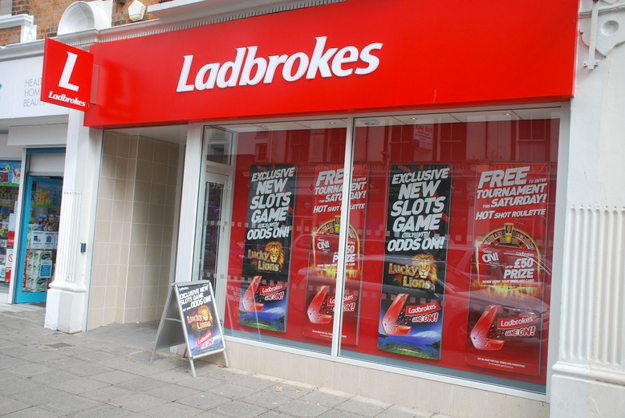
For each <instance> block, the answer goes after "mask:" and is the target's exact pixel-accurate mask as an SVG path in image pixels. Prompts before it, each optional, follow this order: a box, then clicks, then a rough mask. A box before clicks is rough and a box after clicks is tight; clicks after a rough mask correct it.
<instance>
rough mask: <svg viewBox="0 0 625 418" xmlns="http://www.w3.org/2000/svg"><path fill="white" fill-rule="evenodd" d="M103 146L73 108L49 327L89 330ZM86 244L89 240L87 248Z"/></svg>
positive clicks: (97, 132)
mask: <svg viewBox="0 0 625 418" xmlns="http://www.w3.org/2000/svg"><path fill="white" fill-rule="evenodd" d="M101 150H102V132H101V131H100V130H96V129H89V128H86V127H85V126H84V125H83V113H82V112H80V111H75V110H71V111H70V113H69V124H68V131H67V147H66V150H65V169H64V173H63V196H62V200H61V223H60V225H59V242H58V247H57V256H56V271H55V276H54V281H53V282H52V284H51V285H50V290H49V291H48V297H47V303H46V317H45V327H46V328H49V329H54V330H59V331H63V332H68V333H74V332H79V331H84V330H85V324H86V319H87V302H88V292H87V289H88V286H89V282H90V277H91V259H92V252H91V249H92V248H93V241H94V233H95V214H96V205H97V189H98V179H99V171H100V158H101ZM81 243H84V244H86V252H84V253H82V252H81Z"/></svg>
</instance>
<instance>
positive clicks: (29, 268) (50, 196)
mask: <svg viewBox="0 0 625 418" xmlns="http://www.w3.org/2000/svg"><path fill="white" fill-rule="evenodd" d="M62 189H63V179H62V178H61V177H44V176H28V178H27V183H26V194H25V198H24V206H23V211H22V220H23V221H22V230H21V234H20V235H21V237H22V238H21V239H20V241H21V242H20V245H19V254H20V256H19V260H21V261H20V263H19V265H18V266H17V271H16V275H15V277H16V279H17V282H16V283H15V288H16V293H15V302H16V303H36V302H45V300H46V294H47V290H48V286H49V284H50V282H51V281H52V279H53V277H54V267H55V263H56V248H57V242H58V234H59V232H58V231H59V221H60V209H61V196H62Z"/></svg>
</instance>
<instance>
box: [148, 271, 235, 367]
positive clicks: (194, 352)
mask: <svg viewBox="0 0 625 418" xmlns="http://www.w3.org/2000/svg"><path fill="white" fill-rule="evenodd" d="M179 344H186V346H187V351H188V354H189V363H190V365H191V371H192V372H193V376H194V377H195V366H194V365H193V360H194V359H197V358H200V357H204V356H208V355H211V354H217V353H221V352H224V359H225V361H226V365H228V359H227V357H226V356H225V349H226V346H225V341H224V337H223V329H222V328H221V322H220V321H219V316H218V315H217V310H216V308H215V296H214V294H213V288H212V286H211V283H210V281H208V280H198V281H193V282H184V283H174V284H172V286H171V289H170V292H169V297H168V298H167V302H166V304H165V309H164V310H163V315H162V317H161V322H160V324H159V327H158V331H157V333H156V342H155V344H154V350H153V351H152V358H153V357H154V353H155V352H156V350H157V349H158V348H161V347H171V346H174V345H179ZM152 358H151V359H150V362H151V361H152Z"/></svg>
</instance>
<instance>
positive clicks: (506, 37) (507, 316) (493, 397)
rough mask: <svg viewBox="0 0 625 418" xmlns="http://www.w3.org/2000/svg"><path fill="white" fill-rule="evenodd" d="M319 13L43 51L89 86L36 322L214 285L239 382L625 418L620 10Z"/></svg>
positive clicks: (511, 412)
mask: <svg viewBox="0 0 625 418" xmlns="http://www.w3.org/2000/svg"><path fill="white" fill-rule="evenodd" d="M172 3H174V2H172ZM315 3H323V4H299V5H298V7H294V8H293V10H287V11H283V12H280V13H269V14H262V13H258V15H257V16H254V17H249V18H241V17H242V16H230V18H214V17H206V18H198V17H197V15H196V17H194V18H181V17H180V16H182V15H183V14H184V13H183V12H184V11H186V13H189V12H194V11H197V10H189V9H184V7H191V6H180V9H179V11H180V14H179V15H178V17H175V16H176V13H172V14H171V15H169V16H167V15H163V18H162V19H158V20H155V21H150V22H146V23H145V24H143V25H137V26H136V27H135V28H130V29H129V28H124V29H110V30H102V31H100V32H94V33H93V34H91V35H89V36H86V35H85V34H84V33H82V34H80V33H79V34H73V35H72V34H68V35H66V36H64V37H60V40H61V41H63V42H66V43H70V44H74V45H75V46H80V45H89V50H90V52H91V53H93V56H94V64H95V67H96V68H97V74H98V76H97V81H96V84H95V85H96V88H95V93H94V95H93V96H92V105H91V108H90V110H89V111H88V112H86V113H85V114H84V115H83V114H82V113H81V112H78V111H74V110H70V111H69V116H68V128H67V130H68V132H67V143H66V148H65V155H66V158H65V162H64V167H65V168H64V183H63V195H62V198H63V200H62V206H61V210H62V214H63V216H61V218H60V222H61V224H60V228H59V229H60V232H61V233H60V236H59V237H58V241H59V257H60V259H59V260H58V262H57V266H56V273H55V278H54V281H53V282H52V283H51V285H50V290H49V292H48V305H47V308H46V327H48V328H52V329H59V330H62V331H66V332H78V331H88V330H89V329H93V328H96V327H99V326H103V325H107V324H110V323H113V322H120V323H125V322H136V321H152V320H158V319H159V318H160V315H161V312H162V309H163V305H164V303H165V298H166V295H167V292H168V289H169V286H170V284H171V283H172V282H174V281H176V282H185V281H190V280H199V279H203V280H210V281H211V282H212V283H213V287H214V288H215V296H216V299H217V306H218V311H219V314H220V317H221V319H222V321H223V326H224V332H225V335H226V341H227V350H228V358H229V360H230V364H231V365H232V366H234V367H236V368H241V369H245V370H250V371H255V372H259V373H263V374H268V375H274V376H279V377H282V378H288V379H293V380H299V381H305V382H308V383H311V384H315V385H321V386H325V387H330V388H333V389H336V390H342V391H347V392H354V393H359V394H362V395H365V396H368V397H371V398H374V399H380V400H384V401H389V402H396V403H399V404H404V405H407V406H411V407H415V408H418V409H422V410H424V411H429V412H439V413H442V414H448V415H450V416H458V417H473V416H484V415H486V416H493V417H495V416H518V417H525V416H545V417H546V416H552V417H560V416H561V417H569V416H579V417H585V416H589V415H590V414H592V413H595V414H596V415H597V416H606V417H607V416H613V415H614V411H619V410H621V411H622V410H624V408H625V405H623V404H622V402H623V401H622V400H621V399H623V396H622V393H623V391H624V388H623V374H624V373H625V370H624V369H625V357H623V355H622V353H621V350H620V347H621V346H622V344H623V343H624V342H625V341H624V339H623V333H622V330H621V329H622V328H623V327H622V319H623V309H622V307H621V305H622V301H623V300H624V299H625V295H624V294H623V292H624V290H623V289H624V288H623V286H622V282H623V272H624V271H625V268H624V266H623V261H622V258H623V257H622V256H621V253H622V249H623V237H624V236H625V230H624V229H623V228H624V226H623V225H624V224H623V216H624V215H623V214H624V213H625V209H624V205H623V199H624V198H625V194H624V193H623V191H622V186H620V185H619V184H618V179H619V178H620V174H625V173H620V172H619V170H621V171H622V170H623V168H622V164H620V163H619V161H620V159H621V158H622V157H623V156H625V148H624V147H623V145H622V141H619V138H618V135H617V133H618V132H619V131H620V128H623V127H622V126H621V125H622V124H623V122H622V120H621V119H622V118H620V117H619V116H618V112H617V111H616V110H615V109H619V108H622V106H620V105H622V104H623V103H622V100H623V99H622V98H621V97H619V95H618V91H619V89H621V90H622V88H623V87H625V85H624V83H623V82H622V81H620V80H616V79H614V78H612V77H610V72H613V71H614V70H615V69H617V68H623V63H622V62H621V61H622V60H623V57H624V55H623V51H621V50H619V46H618V45H619V42H618V39H619V38H618V36H619V33H620V32H619V29H618V28H619V25H618V22H620V21H621V19H622V18H621V15H622V13H623V12H622V11H621V7H620V6H618V5H608V4H596V3H592V2H588V4H586V2H582V4H581V5H580V4H578V3H577V2H576V1H565V0H563V1H560V2H549V3H547V4H545V3H544V2H524V3H523V4H518V5H507V8H506V10H500V9H499V8H498V7H494V6H493V5H492V4H486V3H483V4H482V3H480V4H471V5H468V4H464V3H462V2H455V3H454V4H448V5H441V4H431V5H430V4H428V5H424V4H414V2H408V1H392V2H386V3H385V5H384V7H383V8H380V6H379V5H378V4H377V2H373V1H368V0H359V1H356V0H351V1H337V2H335V1H327V2H315ZM593 4H594V6H593ZM159 7H161V6H159ZM593 7H594V8H595V12H594V13H592V12H591V11H592V9H593ZM578 8H579V9H580V10H582V12H581V13H580V12H579V10H578ZM156 9H158V7H156ZM175 9H176V7H172V8H171V10H175ZM451 9H453V12H452V10H451ZM467 16H470V17H471V18H470V19H468V18H467ZM512 16H514V19H512V18H511V17H512ZM237 17H240V18H237ZM593 31H594V32H593ZM580 32H581V35H580ZM593 33H594V35H593ZM91 36H93V37H91ZM216 39H218V40H219V42H214V41H211V40H216ZM597 63H600V64H599V65H597ZM70 156H71V161H67V159H68V158H70ZM93 167H99V169H98V170H95V171H94V170H93ZM61 248H64V249H65V250H66V251H63V252H61V250H60V249H61ZM337 300H343V303H338V304H337V303H336V301H337Z"/></svg>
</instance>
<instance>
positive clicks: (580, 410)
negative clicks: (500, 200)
mask: <svg viewBox="0 0 625 418" xmlns="http://www.w3.org/2000/svg"><path fill="white" fill-rule="evenodd" d="M581 6H582V11H583V12H582V14H581V18H580V29H581V31H582V32H583V41H580V43H579V49H578V60H577V65H576V86H575V98H574V99H573V100H572V102H571V118H570V141H569V144H568V146H569V153H570V157H569V161H568V172H567V175H566V177H565V178H563V179H562V183H561V185H562V187H565V188H566V204H565V208H561V211H560V213H562V214H563V216H565V219H564V223H565V226H564V239H563V246H564V247H563V252H564V259H563V263H562V264H563V266H562V277H561V279H560V280H561V284H562V292H561V295H560V298H561V305H560V316H561V319H560V338H559V347H558V351H557V362H556V364H555V365H554V367H553V377H552V383H551V399H550V401H551V413H550V416H551V417H552V418H564V417H566V418H575V417H580V418H581V417H584V418H586V417H606V418H607V417H617V416H625V184H624V180H625V163H624V162H625V138H624V135H623V133H625V118H624V117H623V115H624V111H625V77H623V74H625V46H623V45H621V43H622V42H623V41H625V2H624V1H599V2H597V3H596V4H595V7H597V8H598V9H597V11H598V12H599V13H598V14H597V20H596V29H595V28H593V27H592V25H591V21H592V14H591V13H588V12H589V11H590V10H591V8H592V7H593V3H592V2H590V1H585V0H584V1H582V2H581ZM592 32H594V33H595V34H596V45H597V54H596V57H595V59H596V60H597V61H598V66H596V67H594V68H591V67H593V66H594V61H593V60H592V48H591V46H590V44H591V43H592V42H591V36H592V35H591V34H592Z"/></svg>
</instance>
